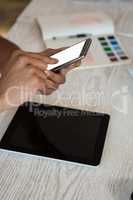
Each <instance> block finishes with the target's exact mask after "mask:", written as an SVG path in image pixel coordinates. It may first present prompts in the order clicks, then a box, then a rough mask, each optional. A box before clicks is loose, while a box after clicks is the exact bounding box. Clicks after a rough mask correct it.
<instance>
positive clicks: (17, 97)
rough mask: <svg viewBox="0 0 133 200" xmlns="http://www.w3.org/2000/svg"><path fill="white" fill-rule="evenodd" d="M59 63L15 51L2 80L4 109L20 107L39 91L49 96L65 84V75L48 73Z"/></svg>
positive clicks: (0, 91)
mask: <svg viewBox="0 0 133 200" xmlns="http://www.w3.org/2000/svg"><path fill="white" fill-rule="evenodd" d="M57 62H58V61H57V60H55V59H52V58H50V57H48V56H46V55H42V54H35V53H26V52H23V51H20V50H17V51H15V52H14V53H13V54H12V56H11V58H10V59H9V61H8V62H7V63H6V64H5V66H4V68H3V69H4V70H3V71H2V78H1V79H0V102H2V105H3V109H1V110H5V109H7V108H11V107H13V106H15V107H16V106H18V105H20V104H22V103H23V102H25V101H28V100H29V99H31V97H32V96H33V95H34V94H35V93H36V92H37V91H39V90H41V91H42V92H43V93H44V94H46V95H48V94H51V93H52V92H53V91H55V90H56V89H57V88H58V87H59V85H60V84H63V83H64V82H65V76H64V74H61V73H59V74H57V73H53V72H51V71H47V65H48V64H55V63H57Z"/></svg>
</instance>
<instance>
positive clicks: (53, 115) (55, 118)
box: [0, 103, 109, 165]
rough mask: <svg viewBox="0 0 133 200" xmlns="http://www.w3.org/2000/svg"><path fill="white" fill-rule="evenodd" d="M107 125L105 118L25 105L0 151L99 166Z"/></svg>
mask: <svg viewBox="0 0 133 200" xmlns="http://www.w3.org/2000/svg"><path fill="white" fill-rule="evenodd" d="M108 122H109V115H107V114H101V113H92V112H88V111H81V110H76V109H69V108H62V107H56V106H45V105H43V104H35V103H25V104H24V105H23V106H21V107H20V108H19V109H18V111H17V113H16V115H15V117H14V118H13V120H12V122H11V124H10V125H9V127H8V129H7V131H6V133H5V135H4V137H3V138H2V140H1V142H0V148H3V149H8V150H13V151H19V152H24V153H30V154H35V155H41V156H45V157H50V158H55V159H60V160H66V161H72V162H78V163H83V164H89V165H98V164H99V163H100V159H101V155H102V151H103V146H104V141H105V137H106V132H107V127H108Z"/></svg>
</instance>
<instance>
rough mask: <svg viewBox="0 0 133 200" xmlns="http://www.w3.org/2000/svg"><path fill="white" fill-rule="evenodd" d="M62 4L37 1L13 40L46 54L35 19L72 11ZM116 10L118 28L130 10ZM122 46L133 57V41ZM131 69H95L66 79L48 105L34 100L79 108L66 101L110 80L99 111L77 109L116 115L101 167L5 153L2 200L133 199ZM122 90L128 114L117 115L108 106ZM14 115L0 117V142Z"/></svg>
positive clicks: (0, 157)
mask: <svg viewBox="0 0 133 200" xmlns="http://www.w3.org/2000/svg"><path fill="white" fill-rule="evenodd" d="M62 2H63V1H60V0H55V1H54V3H53V1H52V0H51V1H50V0H49V1H44V0H34V1H32V2H31V4H30V5H29V6H28V7H27V8H26V10H25V12H24V13H22V15H21V16H20V17H19V18H18V21H17V22H16V24H15V25H14V26H13V28H12V29H11V31H10V33H9V39H10V40H12V41H14V42H16V43H17V44H19V45H20V46H21V47H22V48H23V49H25V50H32V51H41V50H43V49H44V48H45V45H43V42H42V40H41V37H40V32H39V30H38V28H37V26H36V24H35V22H34V20H33V18H35V17H36V16H37V15H41V14H44V15H46V14H47V13H48V12H51V9H55V8H56V11H58V12H59V10H60V8H61V6H62V7H63V8H65V6H67V5H65V6H64V4H63V3H62ZM59 3H60V4H59ZM57 4H58V5H60V8H57ZM92 6H93V7H94V5H92ZM46 7H47V9H46ZM105 7H106V6H105ZM100 8H101V5H100ZM113 8H114V7H112V9H111V7H109V11H108V13H109V14H111V15H112V16H113V18H114V19H115V23H116V24H117V23H119V20H120V19H121V14H122V12H123V10H124V9H125V7H124V8H123V7H122V6H121V5H120V4H119V5H118V7H116V6H115V9H113ZM78 9H79V8H77V10H78ZM85 9H88V10H89V9H91V7H89V8H88V7H87V6H85ZM112 11H113V12H114V14H113V12H112ZM20 34H21V37H20ZM122 40H123V42H124V43H125V45H126V48H127V49H128V52H129V53H130V54H131V55H132V56H133V54H132V53H133V50H132V49H133V48H132V41H131V40H130V39H124V38H122ZM128 67H130V66H127V67H126V66H124V67H117V68H114V67H112V68H110V69H109V68H108V69H107V68H106V69H100V70H96V69H95V70H90V71H82V73H79V72H72V73H71V74H69V75H68V77H67V80H68V81H67V83H66V84H65V85H64V86H62V88H60V90H59V91H58V92H57V93H55V94H53V95H52V96H50V97H48V98H47V99H46V98H44V97H43V98H42V99H39V97H35V99H36V100H37V101H43V102H49V103H51V104H55V102H56V104H59V105H62V104H63V105H64V103H65V105H66V106H71V107H75V106H76V107H77V104H76V103H75V102H74V101H70V99H69V100H68V99H66V98H63V97H64V96H65V95H66V96H67V95H69V94H70V93H71V94H73V95H72V96H73V98H74V91H82V89H83V87H86V91H88V90H89V91H90V90H91V89H92V88H93V86H94V85H90V82H89V80H88V78H87V77H93V76H97V75H100V76H102V77H103V78H104V79H105V80H106V83H107V84H104V86H103V84H100V86H99V87H100V89H102V90H103V91H104V94H105V95H106V98H107V101H106V102H105V103H104V104H103V105H102V107H101V106H100V105H99V106H97V107H94V106H93V105H92V102H91V101H87V104H86V105H84V104H82V105H78V107H80V108H81V109H82V108H85V109H88V110H90V109H91V110H95V109H96V110H97V109H98V110H99V111H103V112H105V111H108V112H109V113H110V114H111V121H110V126H109V130H108V135H107V139H106V143H105V147H104V152H103V156H102V161H101V164H100V166H99V167H90V166H82V165H81V166H80V165H77V164H72V163H65V162H58V161H53V160H48V159H45V158H42V157H37V156H30V155H27V154H21V153H13V152H7V151H3V150H0V200H98V199H101V200H125V199H129V196H130V194H131V192H132V190H133V123H132V120H133V81H132V79H131V78H130V77H129V75H128V73H127V68H128ZM75 80H76V81H75ZM78 83H80V84H78ZM85 83H86V86H85ZM91 86H92V87H91ZM95 87H96V86H95ZM123 87H128V91H127V93H126V94H125V97H126V99H127V102H128V112H127V113H126V114H124V113H121V112H120V111H118V110H116V109H115V108H114V107H113V106H112V105H111V102H110V101H109V100H108V99H110V98H111V95H112V94H113V92H115V91H121V89H122V88H123ZM95 89H97V87H96V88H95ZM57 97H58V98H59V97H62V98H63V100H62V98H61V99H60V100H59V99H58V98H57ZM121 99H122V97H121V96H118V97H116V99H115V103H116V105H120V104H121ZM57 100H58V101H57ZM14 113H15V110H13V111H10V112H6V113H2V114H1V115H0V119H1V124H0V138H2V136H3V134H4V132H5V130H6V127H7V126H8V124H9V122H10V120H11V118H12V117H13V115H14Z"/></svg>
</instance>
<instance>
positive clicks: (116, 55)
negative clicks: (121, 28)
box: [98, 35, 129, 62]
mask: <svg viewBox="0 0 133 200" xmlns="http://www.w3.org/2000/svg"><path fill="white" fill-rule="evenodd" d="M98 40H99V42H100V44H101V46H102V47H103V50H104V52H105V53H106V55H107V56H108V58H109V60H110V61H111V62H119V61H120V60H127V59H129V58H128V57H127V56H126V55H125V52H124V51H123V49H122V47H121V45H120V43H119V42H118V41H117V39H116V37H115V36H114V35H110V36H104V37H99V38H98Z"/></svg>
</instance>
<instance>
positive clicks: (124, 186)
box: [108, 179, 133, 200]
mask: <svg viewBox="0 0 133 200" xmlns="http://www.w3.org/2000/svg"><path fill="white" fill-rule="evenodd" d="M108 188H109V192H110V193H111V194H112V197H113V198H112V199H114V200H131V193H132V192H133V179H119V180H111V181H110V183H109V185H108Z"/></svg>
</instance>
